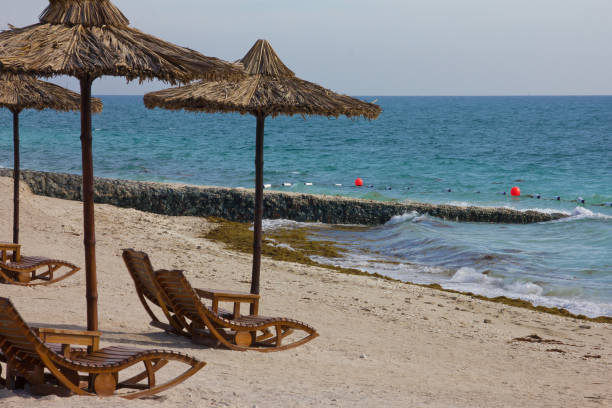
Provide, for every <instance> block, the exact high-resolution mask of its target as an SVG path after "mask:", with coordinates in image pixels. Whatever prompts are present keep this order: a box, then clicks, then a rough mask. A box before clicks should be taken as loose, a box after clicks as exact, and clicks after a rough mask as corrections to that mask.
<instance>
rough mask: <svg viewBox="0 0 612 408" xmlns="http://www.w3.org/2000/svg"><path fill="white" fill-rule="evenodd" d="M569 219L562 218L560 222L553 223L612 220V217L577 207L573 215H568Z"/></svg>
mask: <svg viewBox="0 0 612 408" xmlns="http://www.w3.org/2000/svg"><path fill="white" fill-rule="evenodd" d="M568 215H569V217H567V218H561V219H559V220H555V221H552V222H571V221H578V220H585V219H593V220H606V221H609V220H612V215H608V214H602V213H598V212H593V211H591V210H589V209H587V208H584V207H576V208H574V210H573V211H572V212H571V213H568Z"/></svg>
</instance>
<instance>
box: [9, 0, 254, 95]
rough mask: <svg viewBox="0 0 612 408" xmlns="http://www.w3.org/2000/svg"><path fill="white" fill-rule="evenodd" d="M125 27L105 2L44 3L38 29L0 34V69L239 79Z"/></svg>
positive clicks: (226, 66) (221, 64) (223, 65)
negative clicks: (45, 5)
mask: <svg viewBox="0 0 612 408" xmlns="http://www.w3.org/2000/svg"><path fill="white" fill-rule="evenodd" d="M128 25H129V20H128V19H127V18H126V17H125V16H124V15H123V14H122V13H121V11H119V9H118V8H117V7H115V5H113V4H112V3H111V1H110V0H49V6H48V7H47V8H46V9H45V10H44V11H43V13H42V14H41V16H40V23H39V24H34V25H31V26H28V27H24V28H11V29H9V30H6V31H3V32H1V33H0V69H1V70H3V71H11V72H27V73H30V74H34V75H36V76H42V77H52V76H55V75H70V76H74V77H77V78H81V77H84V76H85V75H87V76H89V77H91V78H97V77H100V76H103V75H111V76H124V77H126V78H127V80H128V81H130V80H134V79H139V80H140V81H143V80H147V79H153V78H157V79H161V80H164V81H167V82H170V83H172V84H176V83H188V82H191V81H193V80H194V79H207V80H218V79H237V78H240V77H242V76H243V75H244V74H243V72H242V70H241V69H240V67H239V66H237V65H235V64H230V63H228V62H225V61H222V60H220V59H217V58H213V57H206V56H204V55H202V54H200V53H198V52H196V51H193V50H191V49H189V48H184V47H179V46H176V45H173V44H170V43H168V42H166V41H163V40H161V39H159V38H156V37H154V36H151V35H148V34H145V33H143V32H141V31H139V30H137V29H134V28H131V27H129V26H128Z"/></svg>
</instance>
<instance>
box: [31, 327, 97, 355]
mask: <svg viewBox="0 0 612 408" xmlns="http://www.w3.org/2000/svg"><path fill="white" fill-rule="evenodd" d="M34 331H36V332H37V334H38V337H40V339H41V340H42V341H43V342H45V343H57V344H61V345H62V346H64V348H66V349H67V350H64V354H66V351H68V352H69V351H70V345H79V346H88V347H91V349H92V350H93V351H96V350H98V349H100V336H101V335H102V333H100V332H99V331H85V330H67V329H50V328H47V327H38V328H35V329H34Z"/></svg>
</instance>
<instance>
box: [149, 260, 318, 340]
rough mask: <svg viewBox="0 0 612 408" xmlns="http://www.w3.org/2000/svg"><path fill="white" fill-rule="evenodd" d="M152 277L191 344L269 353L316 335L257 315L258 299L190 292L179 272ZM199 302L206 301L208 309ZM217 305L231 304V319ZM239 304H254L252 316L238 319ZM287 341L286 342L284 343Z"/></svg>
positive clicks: (285, 321)
mask: <svg viewBox="0 0 612 408" xmlns="http://www.w3.org/2000/svg"><path fill="white" fill-rule="evenodd" d="M154 277H155V281H156V282H157V283H158V285H159V286H158V287H159V288H160V291H162V292H163V293H164V294H165V296H166V297H167V299H168V300H169V302H170V305H171V307H172V309H173V310H174V313H175V315H174V316H175V317H176V319H178V320H179V321H180V322H181V325H182V327H184V328H185V329H186V330H187V331H188V332H189V333H190V334H191V337H192V340H193V341H194V342H195V343H202V344H212V345H222V346H225V347H227V348H229V349H231V350H238V351H246V350H256V351H261V352H269V351H281V350H287V349H290V348H293V347H297V346H299V345H302V344H304V343H306V342H309V341H310V340H313V339H314V338H316V337H317V336H318V335H319V334H318V333H317V332H316V330H315V329H314V328H312V327H310V326H308V325H307V324H304V323H302V322H299V321H297V320H293V319H287V318H284V317H265V316H259V315H257V309H258V307H259V295H252V294H247V293H239V292H229V291H217V290H205V289H194V288H192V287H191V285H190V284H189V282H188V281H187V279H186V278H185V276H184V275H183V272H182V271H167V270H160V271H157V272H155V275H154ZM201 299H209V300H210V301H211V302H212V306H208V305H206V304H204V303H203V302H202V300H201ZM219 302H232V303H234V313H233V314H232V315H231V316H223V315H221V314H219V306H218V305H219ZM241 303H249V304H251V303H252V304H254V306H255V308H254V310H255V312H254V313H253V314H252V315H247V316H242V315H240V305H241ZM272 329H274V332H273V331H272ZM296 330H297V331H299V332H300V333H301V332H304V336H300V335H299V334H298V333H295V335H293V336H292V337H289V336H290V335H292V334H294V332H295V331H296ZM295 337H297V339H295ZM287 340H289V342H286V343H284V341H287Z"/></svg>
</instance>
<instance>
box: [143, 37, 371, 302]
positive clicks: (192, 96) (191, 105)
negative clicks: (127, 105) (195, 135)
mask: <svg viewBox="0 0 612 408" xmlns="http://www.w3.org/2000/svg"><path fill="white" fill-rule="evenodd" d="M239 62H241V63H242V64H243V66H244V68H245V70H246V72H247V73H248V74H249V76H248V77H246V78H245V79H242V80H240V81H216V82H201V83H196V84H191V85H187V86H184V87H179V88H171V89H166V90H163V91H158V92H152V93H149V94H146V95H145V97H144V103H145V105H146V106H147V107H148V108H150V109H152V108H155V107H160V108H165V109H185V110H189V111H204V112H210V113H214V112H239V113H241V114H245V113H250V114H252V115H254V116H255V117H256V118H257V137H256V156H255V168H256V176H255V214H254V218H255V219H254V237H253V276H252V282H251V293H259V274H260V267H261V240H262V228H261V221H262V218H263V138H264V121H265V118H266V117H267V116H272V117H275V116H278V115H289V116H291V115H295V114H299V115H323V116H328V117H332V116H333V117H338V116H340V115H345V116H348V117H357V116H364V117H366V118H368V119H376V118H377V117H378V115H379V114H380V112H381V110H380V107H378V106H377V105H374V104H372V103H367V102H363V101H361V100H358V99H355V98H351V97H349V96H346V95H339V94H336V93H334V92H332V91H330V90H328V89H325V88H323V87H321V86H319V85H317V84H314V83H312V82H307V81H304V80H302V79H299V78H297V77H296V76H295V74H294V73H293V72H292V71H291V70H290V69H289V68H287V66H285V64H283V62H282V61H281V60H280V58H279V57H278V55H277V54H276V52H275V51H274V50H273V49H272V47H271V46H270V44H269V43H268V42H267V41H265V40H258V41H257V42H256V43H255V45H254V46H253V47H252V48H251V49H250V51H249V52H248V53H247V54H246V55H245V56H244V58H242V59H241V60H240V61H239Z"/></svg>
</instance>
